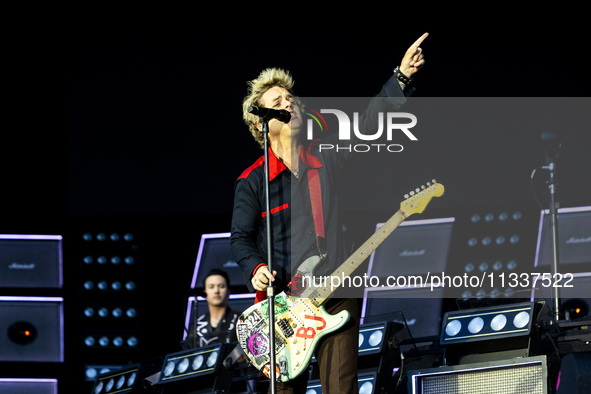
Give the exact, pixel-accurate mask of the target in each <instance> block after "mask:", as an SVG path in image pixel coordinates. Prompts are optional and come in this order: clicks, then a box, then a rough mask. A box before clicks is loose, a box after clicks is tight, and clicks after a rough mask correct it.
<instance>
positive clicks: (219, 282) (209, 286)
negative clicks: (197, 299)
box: [205, 275, 230, 306]
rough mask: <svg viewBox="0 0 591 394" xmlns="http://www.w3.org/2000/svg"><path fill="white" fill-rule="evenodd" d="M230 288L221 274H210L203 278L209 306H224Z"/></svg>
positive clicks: (226, 302)
mask: <svg viewBox="0 0 591 394" xmlns="http://www.w3.org/2000/svg"><path fill="white" fill-rule="evenodd" d="M229 296H230V289H228V285H227V283H226V279H224V277H223V276H221V275H211V276H209V277H207V279H205V298H206V300H207V303H208V304H209V305H211V306H226V305H227V304H228V297H229Z"/></svg>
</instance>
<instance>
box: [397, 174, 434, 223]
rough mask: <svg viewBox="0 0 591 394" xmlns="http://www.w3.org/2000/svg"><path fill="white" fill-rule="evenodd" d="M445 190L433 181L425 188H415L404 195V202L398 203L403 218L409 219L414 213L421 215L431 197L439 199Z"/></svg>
mask: <svg viewBox="0 0 591 394" xmlns="http://www.w3.org/2000/svg"><path fill="white" fill-rule="evenodd" d="M444 191H445V188H444V187H443V185H442V184H441V183H437V182H436V181H435V179H433V181H431V182H427V184H426V186H425V185H423V186H421V188H420V189H419V188H417V189H415V190H413V191H411V192H409V193H408V194H405V195H404V198H406V200H404V201H402V202H401V203H400V211H401V212H402V213H403V214H404V216H405V217H409V216H410V215H412V214H415V213H422V212H423V211H424V210H425V208H426V207H427V204H429V202H430V201H431V199H432V198H433V197H441V196H442V195H443V192H444Z"/></svg>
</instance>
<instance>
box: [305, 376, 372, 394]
mask: <svg viewBox="0 0 591 394" xmlns="http://www.w3.org/2000/svg"><path fill="white" fill-rule="evenodd" d="M376 386H377V373H375V372H361V373H359V374H357V391H358V392H359V394H374V393H376V392H377V391H376ZM306 394H322V386H321V385H320V380H319V379H314V380H310V381H309V382H308V385H307V387H306Z"/></svg>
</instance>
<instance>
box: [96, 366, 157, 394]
mask: <svg viewBox="0 0 591 394" xmlns="http://www.w3.org/2000/svg"><path fill="white" fill-rule="evenodd" d="M161 368H162V358H154V359H150V360H145V361H142V362H140V363H138V364H134V365H125V366H120V365H102V366H101V365H88V366H86V379H87V380H93V381H94V382H95V383H94V387H93V390H92V394H131V393H144V392H148V391H146V390H149V389H148V388H145V387H142V385H141V384H142V380H145V379H146V378H148V377H150V376H153V375H154V374H159V373H160V370H161ZM99 371H100V372H99ZM92 376H96V377H95V379H92ZM149 392H151V393H152V392H156V391H151V390H150V391H149Z"/></svg>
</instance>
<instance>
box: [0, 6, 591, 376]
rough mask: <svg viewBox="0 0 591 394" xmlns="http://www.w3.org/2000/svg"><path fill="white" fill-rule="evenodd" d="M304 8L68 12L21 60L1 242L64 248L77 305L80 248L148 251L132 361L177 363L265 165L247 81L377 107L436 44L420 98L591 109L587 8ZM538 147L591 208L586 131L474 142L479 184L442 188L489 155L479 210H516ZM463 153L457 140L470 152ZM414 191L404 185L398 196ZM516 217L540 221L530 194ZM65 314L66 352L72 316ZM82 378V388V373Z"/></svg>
mask: <svg viewBox="0 0 591 394" xmlns="http://www.w3.org/2000/svg"><path fill="white" fill-rule="evenodd" d="M253 7H254V5H253ZM295 7H298V10H294V9H285V8H281V9H279V8H278V9H277V12H274V11H273V10H272V9H271V10H270V9H269V8H267V7H266V8H265V9H264V10H263V11H260V10H258V11H257V10H253V9H251V10H247V9H245V10H244V11H243V12H242V11H241V12H240V13H238V12H237V10H235V9H233V6H230V5H228V4H226V5H224V6H213V7H211V8H207V9H205V8H203V6H196V7H195V8H194V9H193V8H191V9H185V10H183V9H177V10H168V9H167V10H149V11H146V10H145V9H142V10H132V11H130V10H125V12H123V11H122V10H118V9H108V10H106V9H90V8H86V9H84V10H70V14H69V17H68V18H67V19H66V18H64V19H66V20H62V24H54V23H47V22H45V23H43V24H42V25H41V26H44V28H39V29H37V30H35V31H36V33H35V34H33V35H32V37H31V38H29V39H27V40H25V41H24V42H23V43H22V44H20V45H19V44H12V45H14V49H15V56H14V57H13V58H12V59H13V60H14V61H13V62H11V63H12V64H13V65H14V68H15V71H18V74H16V75H19V76H20V77H19V78H18V79H17V80H16V83H17V89H15V91H14V93H13V97H12V100H11V102H10V105H9V106H7V108H6V109H7V110H8V111H7V112H8V114H7V116H8V117H10V118H15V120H17V121H16V122H13V123H12V126H9V127H7V128H8V129H9V131H8V132H7V133H6V134H7V135H10V136H11V138H10V139H8V138H7V140H6V141H7V142H6V143H5V144H2V145H3V147H2V150H3V152H4V157H5V158H6V159H7V163H6V165H5V167H4V169H3V172H4V174H5V178H4V179H5V183H4V185H3V192H2V199H3V205H2V212H3V215H2V218H3V219H2V222H1V224H0V230H1V232H2V233H24V234H28V233H49V234H64V275H65V288H64V296H65V302H66V303H68V302H69V303H70V305H72V304H75V303H76V301H70V299H71V298H74V297H75V294H77V292H78V288H79V284H80V281H81V273H80V272H81V271H80V261H79V260H78V258H79V257H78V256H80V255H81V254H83V251H82V250H81V249H83V248H84V245H82V244H81V243H80V242H79V239H80V236H81V234H83V233H85V232H87V231H90V232H94V233H96V232H100V231H103V232H106V233H109V232H112V231H116V232H125V231H131V232H135V233H136V234H138V237H139V238H138V245H139V250H140V251H141V253H142V254H141V256H142V257H141V261H140V263H141V268H140V269H139V271H138V281H139V282H140V283H141V289H142V290H141V291H142V293H140V294H141V296H139V297H140V298H141V300H142V303H143V304H144V307H145V308H146V310H147V313H146V314H145V315H144V317H143V319H142V320H141V324H140V326H141V330H143V331H142V332H144V335H145V337H146V339H147V340H146V342H147V343H146V342H144V344H143V347H142V350H141V353H140V354H137V355H135V356H133V357H135V358H147V357H153V356H158V355H164V354H166V353H168V352H173V351H177V350H179V349H178V347H177V343H178V340H179V339H180V338H181V336H182V329H183V328H182V324H183V321H184V302H185V298H184V297H185V295H186V291H187V290H188V288H189V285H190V280H191V275H192V273H193V268H194V263H195V257H196V255H197V248H198V245H199V239H200V236H201V234H203V233H214V232H226V231H229V226H230V215H231V209H232V200H233V186H234V181H235V179H236V178H237V177H238V176H239V175H240V173H241V172H242V171H243V170H244V169H245V168H246V167H248V166H249V165H250V164H251V163H253V162H254V161H255V160H256V159H257V158H258V157H259V156H260V155H261V152H262V151H261V150H260V149H259V148H258V146H257V144H256V143H255V142H254V140H253V139H252V137H251V136H250V133H249V132H248V131H247V129H246V127H245V126H244V125H243V123H242V118H241V100H242V98H243V96H244V95H245V93H246V81H248V80H250V79H253V78H255V77H256V76H257V75H258V74H259V72H260V71H261V70H262V69H264V68H267V67H283V68H285V69H288V70H290V71H291V72H292V74H293V75H294V77H295V80H296V85H295V90H296V93H298V94H300V95H302V96H309V97H314V96H342V97H357V96H359V97H366V96H367V97H368V96H373V95H374V94H376V93H377V91H378V89H379V88H380V87H381V86H382V84H383V83H384V82H385V81H386V80H387V78H389V77H390V75H391V72H392V70H393V69H394V67H395V66H396V65H398V64H399V63H400V59H401V58H402V56H403V54H404V52H405V51H406V49H407V48H408V47H409V46H410V45H411V44H412V43H413V42H414V41H415V40H416V39H417V38H418V37H420V35H421V34H422V33H424V32H429V33H430V36H429V37H428V38H427V40H425V42H424V43H423V45H422V47H423V49H424V54H425V58H426V65H425V67H424V69H423V70H421V71H420V73H419V74H418V75H417V78H416V86H417V91H416V93H415V96H417V97H440V98H443V97H587V96H588V92H589V87H590V83H589V82H590V81H589V79H590V78H589V74H588V64H586V55H587V54H586V51H587V49H586V48H587V47H588V43H587V41H588V37H589V34H588V32H586V31H585V29H586V26H585V25H584V24H583V23H582V22H579V21H578V20H577V17H578V16H579V15H581V16H582V14H583V10H582V9H579V10H577V9H570V10H565V11H556V10H553V11H551V12H550V11H548V12H546V11H540V10H538V9H524V10H521V11H518V10H516V9H514V8H507V9H503V8H502V5H499V4H495V5H494V6H493V5H492V4H491V5H490V6H489V5H483V7H482V8H479V9H478V10H476V9H475V8H471V7H466V8H463V9H453V8H449V7H446V8H442V9H433V8H429V7H427V6H426V5H424V4H421V5H420V7H418V5H417V4H408V5H399V6H397V7H395V6H380V7H378V8H367V9H358V8H355V9H353V8H351V7H347V8H346V9H334V10H332V9H331V10H329V11H321V10H320V9H317V8H315V6H312V5H310V6H303V5H302V4H297V5H295V4H294V8H295ZM343 7H344V5H343ZM231 8H232V13H231V14H230V12H229V9H231ZM245 8H246V7H245ZM280 10H281V12H279V11H280ZM275 14H277V15H281V16H279V17H278V16H276V15H275ZM237 16H238V17H240V19H236V17H237ZM56 25H59V27H58V26H56ZM64 28H65V29H64ZM22 30H25V29H24V28H23V29H22ZM62 30H63V32H62ZM58 31H60V32H62V33H63V34H58V33H57V32H58ZM27 37H29V36H27ZM63 49H65V53H64V51H63ZM22 59H27V60H22ZM64 90H65V92H64ZM64 93H65V94H66V95H67V103H64V100H63V94H64ZM64 104H65V105H64ZM543 131H554V132H559V133H562V134H563V135H564V143H563V148H562V149H563V151H561V160H563V162H562V163H561V165H562V166H563V168H565V170H563V172H561V173H560V176H561V177H563V178H562V179H563V180H564V183H565V184H567V185H568V188H567V189H566V190H565V189H560V188H559V189H558V190H559V192H560V195H559V198H560V201H561V203H562V205H563V206H569V205H570V206H576V205H588V204H589V203H591V197H590V194H589V192H590V188H589V185H588V181H587V179H586V178H588V177H587V176H586V175H587V174H588V173H589V170H590V169H591V166H590V160H589V156H588V147H589V146H590V142H591V140H590V137H589V130H588V129H587V130H539V134H536V135H534V136H533V139H531V138H532V135H531V133H530V135H528V136H527V138H530V139H531V142H528V141H529V140H528V141H525V142H524V141H523V140H520V139H519V138H520V137H519V136H513V135H507V133H502V132H500V133H499V136H498V137H497V136H491V135H490V134H487V135H482V136H479V135H478V131H477V130H476V131H474V133H475V134H473V135H471V136H469V139H468V142H467V143H466V142H465V143H466V144H467V145H466V147H465V150H466V156H465V157H464V158H463V159H464V163H465V166H466V167H469V168H470V169H472V171H470V174H471V177H472V178H468V179H467V178H466V176H465V174H457V177H456V178H454V177H453V176H450V175H448V177H447V179H445V182H447V183H450V184H452V185H459V186H461V187H463V188H466V185H478V184H479V182H482V179H480V176H481V172H480V171H478V170H477V169H478V168H482V169H483V170H484V172H485V173H489V174H490V173H491V171H490V166H491V163H490V162H489V161H488V160H485V159H484V158H485V157H487V155H486V154H485V153H486V152H489V154H490V152H495V151H496V152H498V154H499V158H500V160H499V161H498V162H497V163H495V166H496V170H495V171H492V175H493V177H492V179H491V178H488V179H487V180H486V182H487V183H488V184H492V185H496V187H494V189H495V190H496V192H495V193H490V194H485V195H482V196H479V198H478V199H469V198H468V199H466V200H467V201H469V203H473V205H474V207H480V206H491V207H492V206H495V205H498V204H499V197H500V196H506V193H511V191H510V190H506V189H505V187H506V185H507V184H509V185H511V184H519V185H521V184H523V185H527V184H528V183H529V175H530V171H531V169H533V168H534V167H536V166H539V165H542V164H543V163H544V153H543V150H542V147H541V144H540V142H539V135H540V134H541V133H542V132H543ZM466 137H468V136H453V135H450V136H448V138H449V143H450V144H454V146H455V147H456V151H460V152H461V151H462V150H463V146H462V145H461V143H460V142H459V141H467V140H466ZM514 140H515V141H518V142H519V143H518V144H517V145H519V146H523V145H525V146H529V149H530V150H529V151H528V152H523V153H524V156H526V157H528V158H529V159H530V160H532V161H531V162H521V164H522V165H523V168H525V169H527V172H520V171H515V168H514V165H513V164H514V161H511V160H502V158H503V157H507V154H519V152H517V153H515V152H513V151H509V153H507V150H506V147H507V146H508V145H510V144H511V143H512V142H511V141H514ZM8 141H10V142H8ZM454 141H458V142H457V143H454ZM479 141H486V143H479ZM474 147H476V151H474ZM478 150H481V152H482V154H479V151H478ZM453 159H454V160H460V161H461V159H459V158H458V157H457V156H456V157H454V158H453ZM450 160H451V158H450ZM432 165H433V167H434V168H437V166H440V165H445V163H443V164H442V163H432ZM426 166H428V165H427V164H425V165H424V166H423V167H422V169H424V168H425V167H426ZM486 169H488V171H487V170H486ZM410 171H411V173H410V175H408V176H409V177H411V178H412V169H411V170H410ZM420 175H421V177H422V173H421V174H420ZM559 179H560V178H559ZM424 181H425V180H424V179H419V180H418V181H417V182H419V183H420V182H424ZM579 182H580V183H579ZM542 183H543V180H542ZM415 186H416V185H415V184H414V183H413V184H402V185H400V190H399V194H400V196H402V194H404V193H405V192H407V189H408V188H412V187H415ZM476 187H478V186H476ZM462 190H464V189H462ZM466 190H469V188H468V189H466ZM540 190H542V191H543V190H545V189H544V188H543V187H542V188H540ZM496 193H498V194H496ZM543 197H544V198H543V201H542V202H543V203H545V202H547V199H545V196H543ZM395 200H396V201H398V200H399V198H395ZM518 200H519V202H520V203H523V204H531V205H535V200H534V197H533V194H531V195H523V194H521V195H520V196H519V199H518ZM456 201H457V200H456ZM502 203H503V204H505V203H506V201H505V200H503V202H502ZM462 208H470V207H465V206H463V207H462ZM459 209H460V207H459V206H458V203H457V202H454V200H453V199H448V200H445V201H444V200H442V201H441V202H438V205H436V206H435V207H434V211H433V212H432V213H431V215H432V216H437V215H439V214H440V213H445V214H452V215H453V214H454V213H455V212H457V210H459ZM68 297H71V298H70V299H69V298H68ZM68 310H69V311H71V313H72V316H73V319H72V320H67V323H66V324H67V327H68V328H69V329H67V330H66V337H67V336H68V334H70V338H71V337H76V336H75V335H74V334H71V333H72V332H73V331H75V330H76V323H75V321H76V320H75V319H76V318H75V314H76V313H77V312H76V307H75V306H73V307H71V309H68ZM66 341H68V339H66ZM72 342H74V341H73V340H72ZM78 346H79V344H77V343H72V344H70V345H69V347H68V349H69V350H68V351H69V352H71V353H69V360H80V359H83V357H82V356H81V355H80V354H81V352H79V349H78ZM81 357H82V358H81ZM119 361H128V360H119ZM114 362H118V361H114ZM72 364H74V362H73V361H70V362H69V363H68V362H67V363H66V365H67V366H68V365H72ZM69 368H71V369H69V370H68V371H67V373H66V374H68V375H69V376H70V378H69V380H70V381H75V380H76V377H75V376H74V375H75V374H76V373H77V371H76V368H74V367H69Z"/></svg>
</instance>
